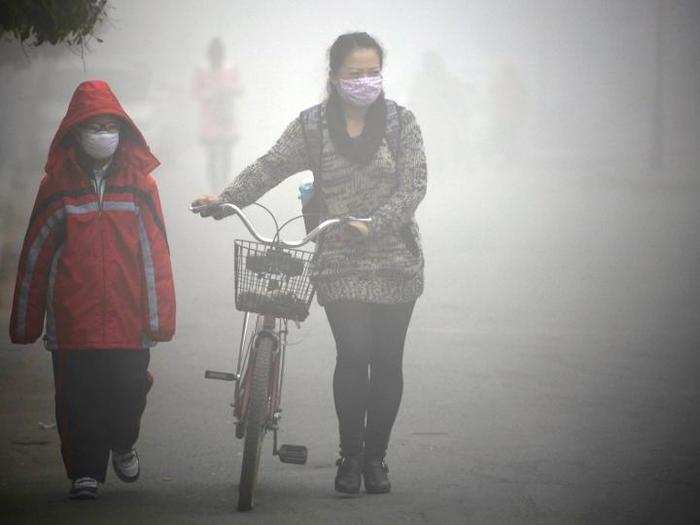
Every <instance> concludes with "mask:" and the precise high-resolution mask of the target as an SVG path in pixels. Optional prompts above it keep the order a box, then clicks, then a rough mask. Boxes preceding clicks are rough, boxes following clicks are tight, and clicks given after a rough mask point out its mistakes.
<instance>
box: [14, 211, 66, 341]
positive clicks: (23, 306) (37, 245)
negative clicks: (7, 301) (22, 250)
mask: <svg viewBox="0 0 700 525" xmlns="http://www.w3.org/2000/svg"><path fill="white" fill-rule="evenodd" d="M65 214H66V210H65V209H64V208H60V209H58V210H56V211H55V212H54V214H53V215H51V216H50V217H49V218H48V219H47V220H46V224H44V226H42V228H41V230H40V231H39V235H38V236H37V238H36V239H34V242H33V243H32V247H31V248H30V249H29V254H28V255H27V271H26V272H25V274H24V279H22V284H21V285H20V289H19V305H18V308H17V333H18V334H20V335H21V337H26V335H27V334H26V331H27V308H28V307H29V288H30V286H31V284H32V279H33V278H34V268H35V266H36V261H37V259H38V258H39V254H40V253H41V249H42V248H43V247H44V243H45V242H46V239H47V238H48V236H49V234H50V233H51V230H52V229H53V228H54V227H55V226H56V225H57V224H58V223H59V222H61V221H62V220H63V219H64V218H65Z"/></svg>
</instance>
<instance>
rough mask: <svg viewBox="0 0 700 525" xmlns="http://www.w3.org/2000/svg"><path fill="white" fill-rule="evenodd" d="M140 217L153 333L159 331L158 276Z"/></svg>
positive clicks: (150, 325) (149, 320) (149, 314)
mask: <svg viewBox="0 0 700 525" xmlns="http://www.w3.org/2000/svg"><path fill="white" fill-rule="evenodd" d="M138 217H139V241H140V243H141V256H142V257H143V272H144V275H145V277H146V292H147V293H146V295H147V297H148V324H149V327H150V329H151V331H152V332H157V331H158V296H157V294H156V274H155V268H154V267H153V257H152V254H151V243H150V242H149V240H148V235H147V234H146V226H145V225H144V223H143V216H142V215H141V213H140V210H139V213H138Z"/></svg>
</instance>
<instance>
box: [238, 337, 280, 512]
mask: <svg viewBox="0 0 700 525" xmlns="http://www.w3.org/2000/svg"><path fill="white" fill-rule="evenodd" d="M274 344H275V342H274V339H273V338H272V337H269V336H263V337H260V338H259V339H258V341H257V343H256V345H255V354H254V356H253V359H252V360H251V363H250V365H249V366H251V367H252V368H251V370H249V373H251V374H252V377H251V381H250V396H249V398H248V408H247V410H246V415H245V423H244V425H245V428H244V432H245V441H244V444H243V462H242V465H241V482H240V484H239V485H238V510H241V511H246V510H250V509H252V508H253V498H254V495H255V485H256V483H257V478H258V469H259V467H260V455H261V453H262V442H263V438H264V437H265V424H266V421H267V416H268V411H269V387H270V379H271V378H270V375H271V370H272V351H273V348H274Z"/></svg>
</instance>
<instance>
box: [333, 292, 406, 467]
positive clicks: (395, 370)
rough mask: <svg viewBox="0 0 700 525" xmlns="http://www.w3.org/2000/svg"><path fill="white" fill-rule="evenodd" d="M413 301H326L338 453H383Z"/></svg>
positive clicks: (396, 400) (400, 377)
mask: <svg viewBox="0 0 700 525" xmlns="http://www.w3.org/2000/svg"><path fill="white" fill-rule="evenodd" d="M414 305H415V301H413V302H410V303H402V304H395V305H394V304H391V305H387V304H366V303H334V304H329V305H327V306H326V315H327V316H328V321H329V322H330V325H331V330H332V331H333V337H334V338H335V344H336V349H337V358H336V365H335V373H334V375H333V396H334V398H335V409H336V412H337V414H338V423H339V430H340V452H341V454H342V455H355V454H359V453H361V452H363V449H364V453H365V454H366V455H367V456H374V457H384V454H385V453H386V449H387V447H388V445H389V436H390V435H391V427H392V426H393V425H394V420H395V419H396V414H397V412H398V410H399V404H400V403H401V394H402V392H403V372H402V362H403V347H404V340H405V338H406V330H407V329H408V324H409V322H410V320H411V314H412V312H413V306H414ZM368 369H369V375H368Z"/></svg>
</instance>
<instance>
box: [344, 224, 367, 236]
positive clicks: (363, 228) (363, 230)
mask: <svg viewBox="0 0 700 525" xmlns="http://www.w3.org/2000/svg"><path fill="white" fill-rule="evenodd" d="M345 224H346V225H347V226H348V227H349V228H352V231H353V233H355V234H359V235H361V236H362V237H367V236H368V235H369V226H367V223H366V222H361V221H348V222H346V223H345Z"/></svg>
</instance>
